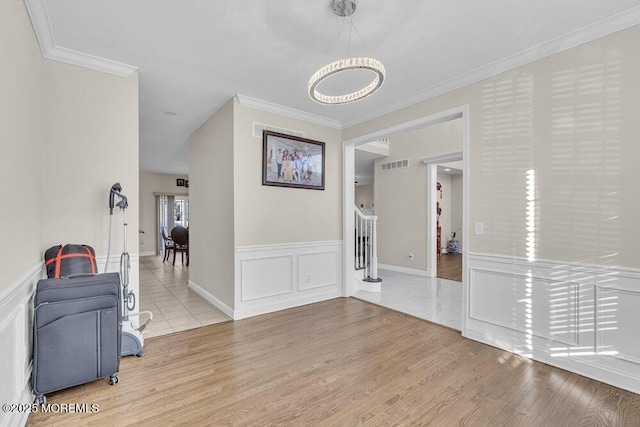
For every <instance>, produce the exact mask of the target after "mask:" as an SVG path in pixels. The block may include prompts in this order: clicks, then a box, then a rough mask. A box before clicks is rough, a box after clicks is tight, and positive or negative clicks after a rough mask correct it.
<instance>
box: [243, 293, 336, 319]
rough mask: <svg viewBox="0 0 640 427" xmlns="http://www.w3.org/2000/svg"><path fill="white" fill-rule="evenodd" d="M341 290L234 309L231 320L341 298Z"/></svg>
mask: <svg viewBox="0 0 640 427" xmlns="http://www.w3.org/2000/svg"><path fill="white" fill-rule="evenodd" d="M341 297H342V292H341V291H332V292H328V293H325V294H320V295H313V296H305V297H302V298H296V299H293V300H287V301H282V302H279V303H276V304H271V305H269V306H264V307H255V308H248V309H244V310H235V311H234V317H233V320H241V319H246V318H248V317H253V316H258V315H260V314H267V313H273V312H275V311H280V310H286V309H288V308H294V307H300V306H303V305H307V304H314V303H316V302H321V301H326V300H329V299H334V298H341Z"/></svg>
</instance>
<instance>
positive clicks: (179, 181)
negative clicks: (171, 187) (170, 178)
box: [176, 178, 184, 187]
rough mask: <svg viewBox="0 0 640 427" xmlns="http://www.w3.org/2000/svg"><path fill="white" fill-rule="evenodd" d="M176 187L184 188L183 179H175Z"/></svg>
mask: <svg viewBox="0 0 640 427" xmlns="http://www.w3.org/2000/svg"><path fill="white" fill-rule="evenodd" d="M176 185H177V186H178V187H184V179H182V178H178V179H176Z"/></svg>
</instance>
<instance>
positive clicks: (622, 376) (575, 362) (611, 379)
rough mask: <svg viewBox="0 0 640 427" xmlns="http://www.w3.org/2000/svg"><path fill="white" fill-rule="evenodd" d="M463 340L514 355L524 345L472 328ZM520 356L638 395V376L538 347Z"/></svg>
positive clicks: (639, 383)
mask: <svg viewBox="0 0 640 427" xmlns="http://www.w3.org/2000/svg"><path fill="white" fill-rule="evenodd" d="M511 335H513V334H511ZM465 338H469V339H472V340H474V341H478V342H481V343H485V344H489V345H491V346H493V347H497V348H500V349H502V350H506V351H509V352H511V353H515V354H520V353H521V352H519V351H514V350H515V348H516V347H517V346H518V345H524V344H525V343H524V341H523V342H519V341H518V342H516V340H515V339H514V338H513V337H510V338H509V340H506V339H502V338H503V337H500V336H495V332H489V333H488V332H486V331H483V330H481V329H476V328H474V327H467V333H466V335H465ZM521 355H522V356H524V357H527V358H530V359H533V360H537V361H539V362H542V363H546V364H547V365H551V366H555V367H557V368H560V369H564V370H567V371H569V372H574V373H576V374H579V375H583V376H585V377H588V378H592V379H594V380H597V381H600V382H603V383H605V384H611V385H614V386H616V387H620V388H622V389H625V390H629V391H631V392H633V393H636V394H639V393H640V376H638V375H634V374H631V373H629V372H623V371H620V370H617V369H609V368H606V367H602V366H599V365H598V364H597V363H591V362H589V361H588V360H584V359H579V358H574V357H553V356H551V355H549V354H548V352H547V350H546V349H545V348H544V347H543V346H539V345H534V346H533V349H532V352H531V354H528V355H525V354H521Z"/></svg>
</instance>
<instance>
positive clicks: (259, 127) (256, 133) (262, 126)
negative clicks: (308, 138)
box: [253, 122, 304, 139]
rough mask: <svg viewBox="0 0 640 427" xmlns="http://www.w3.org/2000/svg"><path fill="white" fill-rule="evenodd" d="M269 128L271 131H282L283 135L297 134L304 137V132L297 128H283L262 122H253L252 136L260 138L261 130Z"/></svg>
mask: <svg viewBox="0 0 640 427" xmlns="http://www.w3.org/2000/svg"><path fill="white" fill-rule="evenodd" d="M263 130H270V131H272V132H278V133H284V134H285V135H292V136H298V137H300V138H304V132H300V131H299V130H291V129H285V128H281V127H277V126H271V125H265V124H264V123H258V122H253V137H254V138H260V139H262V131H263Z"/></svg>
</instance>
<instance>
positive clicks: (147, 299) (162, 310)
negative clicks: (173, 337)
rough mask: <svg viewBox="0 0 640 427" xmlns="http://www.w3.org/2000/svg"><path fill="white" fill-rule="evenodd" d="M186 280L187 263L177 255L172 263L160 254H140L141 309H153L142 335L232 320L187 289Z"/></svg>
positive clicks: (170, 331) (153, 335)
mask: <svg viewBox="0 0 640 427" xmlns="http://www.w3.org/2000/svg"><path fill="white" fill-rule="evenodd" d="M188 282H189V267H186V266H185V265H183V264H182V263H180V261H179V259H178V260H177V261H176V265H175V266H174V265H172V264H171V262H169V261H166V262H164V263H163V262H162V256H147V257H140V310H141V311H145V310H146V311H151V312H152V313H153V321H152V322H151V324H150V325H149V327H148V332H147V333H145V338H150V337H155V336H158V335H165V334H170V333H172V332H179V331H185V330H188V329H193V328H199V327H201V326H206V325H213V324H215V323H220V322H226V321H228V320H231V319H229V317H227V316H226V315H225V314H223V313H221V312H220V311H218V310H217V309H216V308H215V307H214V306H212V305H211V304H209V303H208V302H207V301H205V300H203V299H202V298H200V296H199V295H198V294H196V293H195V292H193V291H192V290H191V289H189V288H188V287H187V284H188ZM146 318H147V317H146V316H144V317H143V318H142V321H144V320H145V319H146Z"/></svg>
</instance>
